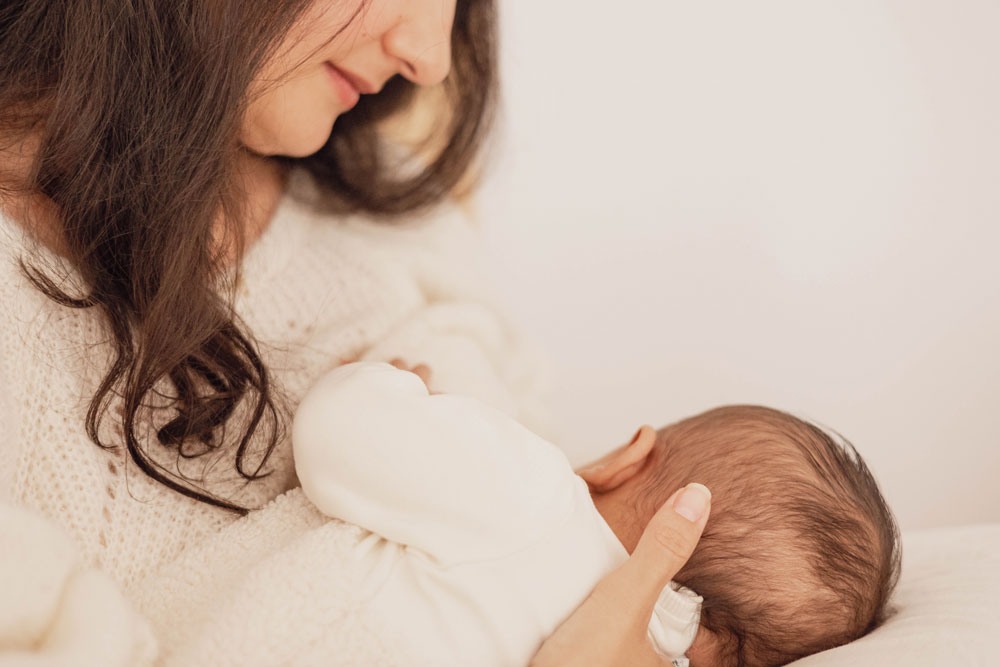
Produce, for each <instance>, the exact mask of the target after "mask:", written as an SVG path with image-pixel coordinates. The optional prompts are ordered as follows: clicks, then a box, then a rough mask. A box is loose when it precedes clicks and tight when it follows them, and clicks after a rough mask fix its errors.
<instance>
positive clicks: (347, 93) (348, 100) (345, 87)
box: [323, 63, 361, 109]
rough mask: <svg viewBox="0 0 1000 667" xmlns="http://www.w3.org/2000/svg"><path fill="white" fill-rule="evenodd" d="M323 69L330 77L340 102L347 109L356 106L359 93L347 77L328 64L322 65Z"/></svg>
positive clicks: (359, 97)
mask: <svg viewBox="0 0 1000 667" xmlns="http://www.w3.org/2000/svg"><path fill="white" fill-rule="evenodd" d="M323 67H325V68H326V72H327V74H329V75H330V82H331V83H332V84H333V88H334V90H336V91H337V96H338V97H339V98H340V101H341V102H343V103H344V104H345V105H346V106H347V108H348V109H350V108H352V107H353V106H354V105H355V104H357V103H358V100H359V99H361V92H360V91H359V90H358V89H357V88H356V87H355V86H354V84H353V83H351V81H350V80H349V79H348V78H347V76H346V75H345V74H344V73H343V72H341V71H340V70H339V69H337V68H336V67H334V66H333V65H331V64H330V63H323Z"/></svg>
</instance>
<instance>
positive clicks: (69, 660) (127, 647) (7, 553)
mask: <svg viewBox="0 0 1000 667" xmlns="http://www.w3.org/2000/svg"><path fill="white" fill-rule="evenodd" d="M0 590H2V591H3V595H0V667H8V666H11V667H13V666H14V665H39V666H42V665H44V666H55V665H107V666H108V667H118V666H120V667H131V666H133V665H134V666H136V667H139V666H141V665H151V664H153V659H154V657H155V654H156V651H157V643H156V639H155V637H154V636H153V634H152V632H151V629H150V627H149V624H148V623H147V622H146V620H145V619H144V618H142V617H141V616H140V615H139V614H137V613H136V612H135V611H134V609H133V608H132V607H131V605H129V604H128V602H126V600H125V598H124V596H123V595H122V593H121V591H120V590H119V589H118V587H117V585H116V584H115V583H114V581H112V579H111V577H109V576H108V575H107V574H105V573H104V572H102V571H100V570H97V569H94V568H88V567H84V566H83V564H82V562H81V558H80V554H79V551H78V549H77V547H76V545H75V544H74V543H73V541H72V540H71V539H70V537H69V535H67V534H66V533H65V532H64V531H62V530H61V529H59V528H58V527H57V526H56V525H55V524H53V523H52V522H50V521H48V520H47V519H45V518H44V517H43V516H41V515H40V514H37V513H35V512H32V511H29V510H26V509H23V508H20V507H16V506H14V505H10V504H7V503H2V504H0Z"/></svg>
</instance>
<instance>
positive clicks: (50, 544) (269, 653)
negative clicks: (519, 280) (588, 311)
mask: <svg viewBox="0 0 1000 667" xmlns="http://www.w3.org/2000/svg"><path fill="white" fill-rule="evenodd" d="M314 196H315V191H314V189H313V186H312V183H311V181H310V180H309V177H308V176H307V175H306V174H305V172H301V171H295V172H293V174H292V178H291V180H290V183H289V189H288V192H287V193H286V194H285V196H284V197H283V198H282V200H281V202H280V203H279V206H278V209H277V211H276V213H275V215H274V218H273V219H272V221H271V223H270V224H269V226H268V227H267V229H266V230H265V232H264V233H263V235H262V236H261V237H260V238H259V239H258V240H257V241H255V242H254V244H253V245H252V246H251V247H250V248H249V250H248V252H247V255H246V256H245V257H244V260H243V269H244V275H243V280H242V284H240V285H239V286H238V295H237V298H236V302H235V304H234V307H235V309H236V312H237V314H238V315H239V316H240V317H241V318H242V320H243V321H244V322H245V323H246V325H247V326H248V328H249V330H250V331H251V332H252V333H253V335H254V337H255V338H256V340H257V341H258V343H259V347H260V352H261V355H262V358H263V360H264V362H265V363H266V364H267V366H268V368H269V369H270V371H271V373H272V376H273V379H274V381H275V383H276V384H277V385H278V386H279V388H280V389H281V391H282V392H283V394H284V395H285V396H287V398H288V400H289V407H290V408H291V409H294V407H295V405H296V404H297V402H298V400H299V399H300V398H301V396H303V394H304V393H305V391H306V389H308V387H309V386H310V385H311V383H312V382H313V381H314V380H315V379H317V378H318V377H319V376H321V375H322V374H323V373H325V372H326V371H328V370H329V369H330V368H332V367H334V366H336V365H339V364H342V363H344V362H346V361H349V360H354V359H368V360H389V359H392V358H394V357H401V358H403V359H405V360H406V361H408V362H410V363H414V364H415V363H426V364H428V365H429V366H430V367H431V369H432V371H433V378H432V383H433V384H434V386H435V389H437V390H440V391H446V392H453V393H464V394H468V395H473V396H476V397H477V398H479V399H481V400H484V401H486V402H487V403H489V404H491V405H493V406H495V407H497V408H499V409H501V410H503V411H505V412H507V413H508V414H511V415H512V416H514V417H516V418H518V419H519V420H521V421H522V422H524V423H525V424H526V425H528V426H529V427H531V428H532V429H534V430H536V431H538V432H539V433H541V434H542V435H544V436H545V437H548V438H550V439H551V438H553V437H554V434H553V433H552V431H551V428H550V426H549V424H548V423H547V422H546V421H545V420H544V417H543V415H544V412H543V411H542V409H541V407H542V406H543V405H544V404H545V399H546V388H547V386H548V383H547V379H546V373H545V372H544V368H545V366H544V362H543V358H542V356H541V355H539V354H538V351H537V349H536V348H535V347H534V346H533V345H532V344H530V343H529V342H528V341H526V340H525V339H524V338H523V337H521V336H520V335H518V333H517V332H516V331H515V330H513V329H512V328H510V326H509V325H508V324H507V321H508V320H507V317H506V316H505V314H504V312H503V308H502V307H501V306H500V304H499V303H498V300H497V299H496V297H495V295H494V294H493V293H492V292H491V291H490V289H489V283H490V280H489V278H490V277H489V276H487V275H485V274H484V271H483V270H482V267H483V266H484V262H483V256H482V249H481V247H480V245H479V240H480V239H479V235H478V233H477V230H476V228H475V226H474V225H473V224H471V222H470V221H469V219H468V218H467V217H466V216H465V215H464V214H463V213H462V212H461V210H460V209H459V208H458V207H457V206H454V205H452V204H445V205H442V206H441V207H439V208H438V209H437V210H435V211H433V212H431V213H429V214H427V215H424V216H421V217H414V218H411V219H408V220H406V221H405V222H377V221H373V220H371V219H368V218H366V217H363V216H351V217H345V218H332V217H330V216H327V215H323V214H320V213H317V212H316V211H315V209H314V207H313V206H312V205H311V201H312V198H313V197H314ZM0 244H2V250H0V303H3V310H2V316H0V424H2V427H3V431H2V434H0V499H2V500H4V501H5V504H4V505H3V506H0V534H2V535H3V536H4V537H3V543H2V545H0V576H2V579H0V581H5V582H8V583H10V585H12V586H13V585H14V584H15V583H17V582H20V584H19V587H17V588H15V589H8V588H6V587H5V590H17V591H20V592H19V593H18V594H17V595H14V596H11V597H7V596H5V598H6V599H5V601H0V626H2V627H0V665H3V664H8V663H6V662H4V661H5V660H9V659H10V658H9V657H8V656H13V655H15V654H14V653H10V651H15V650H16V651H27V652H32V651H34V652H36V653H37V655H35V656H34V657H35V658H37V657H38V656H39V655H41V654H46V655H49V656H50V657H52V656H58V655H63V656H64V657H65V655H66V651H67V650H68V649H67V648H66V646H67V642H69V645H72V642H73V641H79V642H84V643H87V642H89V644H93V646H91V648H92V649H93V651H94V653H93V655H94V656H97V657H95V658H94V663H93V664H107V665H110V664H142V663H146V662H156V663H157V664H192V665H193V664H199V665H203V664H212V665H224V664H234V665H235V664H240V665H251V664H260V665H265V664H266V665H273V664H312V663H314V662H315V663H317V664H318V663H323V664H397V663H400V664H402V663H405V656H404V657H401V656H399V655H398V654H396V653H394V650H393V643H392V640H391V631H390V630H389V629H386V628H382V627H380V626H379V623H378V619H374V618H370V617H367V616H366V615H365V614H364V610H363V608H360V607H357V606H356V605H354V604H352V595H353V594H352V590H353V589H352V583H353V580H352V577H351V573H350V566H349V562H348V561H349V559H348V558H347V557H346V555H347V550H349V548H350V546H351V545H352V544H353V541H354V540H356V539H359V535H360V534H359V532H358V531H357V530H356V529H355V527H353V526H350V525H348V524H345V523H343V522H340V521H338V520H331V519H329V518H327V517H324V516H322V515H321V514H320V513H319V512H318V511H316V510H315V508H314V507H312V505H311V504H310V503H309V502H308V500H306V499H305V498H304V496H302V494H301V490H300V489H298V486H297V480H296V478H295V471H294V466H293V463H292V460H291V446H290V442H289V441H288V438H287V435H288V434H287V433H286V435H285V437H284V438H283V439H282V440H281V441H280V442H279V443H278V446H277V449H276V451H275V453H274V454H273V455H272V457H271V458H270V459H269V460H268V462H267V465H266V466H265V468H264V470H270V471H272V474H271V475H270V476H269V477H267V478H265V479H263V480H260V481H257V482H253V483H250V484H246V483H245V482H244V481H243V480H242V479H241V478H240V477H239V476H238V475H237V474H236V472H235V470H234V469H233V459H232V453H231V450H230V451H227V452H226V454H228V457H220V458H218V459H213V460H203V459H195V460H193V462H184V464H183V465H182V466H181V467H180V468H177V467H176V466H177V463H176V453H175V451H173V450H169V449H167V448H164V447H161V446H160V445H159V444H158V442H157V440H156V438H155V434H154V432H153V429H155V427H156V426H157V425H159V424H160V423H161V422H160V421H159V420H161V419H163V418H165V417H169V408H168V406H161V407H162V409H158V408H157V407H156V406H154V408H152V409H151V410H150V411H148V414H147V413H143V421H142V422H141V423H142V424H143V429H142V431H141V433H140V434H139V436H140V442H141V444H142V446H143V447H145V448H146V449H147V451H149V453H150V455H151V456H152V457H153V458H154V459H155V460H156V461H157V462H159V463H160V464H161V465H164V466H167V467H169V468H170V469H171V470H174V471H178V470H179V471H180V472H181V473H182V474H184V475H187V476H189V477H193V478H195V479H197V480H203V482H201V484H202V485H204V486H206V487H207V488H208V489H209V490H210V491H211V492H213V493H216V494H218V495H222V496H224V497H227V498H230V499H232V500H234V501H236V502H239V503H241V504H244V505H245V506H249V507H254V508H259V509H256V510H255V511H253V512H251V513H250V514H249V515H248V516H247V517H243V518H240V517H238V516H236V515H234V514H233V513H231V512H228V511H226V510H222V509H218V508H215V507H212V506H209V505H207V504H205V503H202V502H199V501H196V500H193V499H190V498H187V497H185V496H183V495H181V494H179V493H177V492H175V491H173V490H171V489H169V488H167V487H165V486H163V485H162V484H160V483H158V482H155V481H153V480H151V479H149V478H148V477H146V476H145V474H144V473H142V471H140V470H139V469H138V468H137V467H136V466H135V464H134V463H132V462H131V460H130V459H128V457H127V455H126V453H125V451H124V447H123V438H122V433H121V426H120V423H117V422H116V419H117V417H118V416H119V415H120V410H121V408H120V405H118V404H117V403H113V408H112V417H113V418H110V419H105V420H104V421H103V422H102V424H101V432H102V434H103V437H104V441H105V442H108V443H114V444H116V445H117V446H116V447H115V448H114V449H113V450H110V451H105V450H103V449H101V448H99V447H98V446H97V445H95V444H94V443H93V442H91V441H90V440H89V438H88V437H87V435H86V432H85V430H84V417H85V414H86V410H87V408H88V405H89V401H90V398H91V397H92V396H93V394H94V391H95V390H96V387H97V384H98V382H99V381H100V380H101V379H102V378H103V377H104V374H105V372H106V370H107V368H108V367H109V365H110V362H111V348H110V345H109V344H108V342H107V341H108V335H107V334H106V332H105V329H104V323H103V322H102V321H101V320H100V319H99V317H98V314H97V313H96V311H95V310H94V309H80V310H75V309H69V308H65V307H62V306H59V305H58V304H56V303H54V302H53V301H51V300H50V299H48V298H47V297H45V296H44V295H43V294H41V293H40V292H38V291H37V290H36V289H35V288H34V286H32V285H31V284H30V283H29V282H28V281H27V280H26V278H25V277H24V276H23V274H22V273H21V271H20V269H19V267H18V266H17V259H18V258H19V257H22V256H23V257H24V259H25V260H26V261H27V262H28V263H29V264H34V263H37V262H36V259H41V260H43V264H42V265H43V266H48V265H49V264H51V266H52V267H53V268H59V267H62V268H61V270H60V272H59V274H60V275H62V274H65V276H66V280H67V282H66V283H65V284H66V285H74V284H76V283H75V282H74V281H75V280H76V279H77V277H76V275H75V273H74V272H73V271H72V269H71V268H69V267H67V266H66V264H65V263H64V262H62V261H61V260H60V258H58V256H56V255H54V254H52V253H50V252H49V251H48V250H46V249H45V248H44V247H40V246H37V245H36V244H34V243H33V242H32V241H31V240H30V237H28V236H27V235H26V234H25V232H24V230H23V229H21V228H20V227H19V226H18V225H16V224H15V223H14V222H13V221H11V220H9V219H5V218H3V217H2V216H0ZM50 274H51V272H50ZM70 291H72V289H71V290H70ZM261 440H262V436H261V437H258V438H257V440H256V441H255V442H256V444H257V445H258V446H259V445H260V442H261ZM60 545H61V546H60ZM26 564H27V565H26ZM18 567H22V568H23V567H29V569H31V570H32V574H31V575H30V576H28V575H27V574H26V573H24V572H21V573H20V574H19V573H18V572H17V571H16V569H17V568H18ZM19 576H20V577H21V579H19V578H18V577H19ZM32 582H34V583H32ZM81 586H82V587H86V586H90V587H92V588H94V587H96V588H97V589H100V590H103V591H104V597H103V598H101V597H100V596H98V595H96V594H95V595H89V597H90V598H93V599H95V600H97V599H103V600H105V602H106V609H109V610H111V611H108V613H112V611H113V612H114V613H116V614H118V615H119V617H122V618H124V617H126V616H127V614H132V616H130V617H129V618H131V621H129V623H130V624H131V625H128V624H126V625H125V627H131V628H133V631H130V632H125V633H122V636H121V638H120V639H119V640H109V641H111V642H112V643H114V641H119V642H124V643H127V644H128V646H125V644H124V643H123V644H122V646H125V648H122V646H118V647H117V649H116V650H118V653H114V651H112V652H111V653H108V651H110V650H111V649H109V648H108V646H104V645H101V646H98V644H99V643H100V642H98V640H97V639H96V638H95V637H94V633H88V632H83V631H82V630H81V628H84V627H85V625H81V624H85V623H87V622H88V618H86V617H88V616H89V617H91V618H93V617H95V616H96V617H97V618H99V614H100V613H101V612H100V611H99V609H95V608H94V607H91V608H90V611H89V612H87V613H85V614H83V615H82V616H80V617H78V618H74V615H73V609H74V608H73V607H72V599H73V591H74V590H75V589H76V588H80V587H81ZM95 604H97V603H95ZM98 607H100V605H98ZM82 609H84V610H85V609H86V605H84V606H83V607H82ZM60 615H62V616H60ZM67 615H68V617H67ZM60 618H62V621H59V619H60ZM89 622H91V623H92V622H93V621H92V620H90V621H89ZM58 623H63V624H64V625H65V624H68V626H67V627H68V628H69V629H68V630H66V631H65V632H63V633H62V634H60V633H59V632H56V631H55V630H54V629H53V628H56V627H57V626H58ZM74 623H76V624H77V625H76V626H74ZM58 627H62V626H58ZM104 627H105V628H106V627H107V626H104ZM118 627H121V626H118ZM12 628H18V629H17V630H11V629H12ZM116 632H117V630H116ZM98 634H101V633H98ZM105 635H107V633H106V632H105V633H103V634H102V635H101V636H105ZM116 636H117V635H116ZM67 637H68V639H67ZM154 637H155V639H154ZM60 642H62V643H60ZM89 644H88V645H89ZM60 651H62V653H60ZM75 651H76V655H77V657H78V658H79V657H80V656H83V655H90V654H88V653H86V651H84V650H83V648H81V646H76V647H75ZM81 651H82V652H81ZM101 651H104V652H103V653H102V652H101ZM46 652H47V653H46ZM25 655H27V654H25ZM109 655H114V656H118V658H114V657H112V658H109V657H108V656H109ZM122 656H127V657H122ZM154 656H155V658H154ZM51 664H63V663H60V662H59V661H58V660H57V659H56V658H55V657H53V661H52V662H51ZM73 664H78V663H73Z"/></svg>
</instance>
